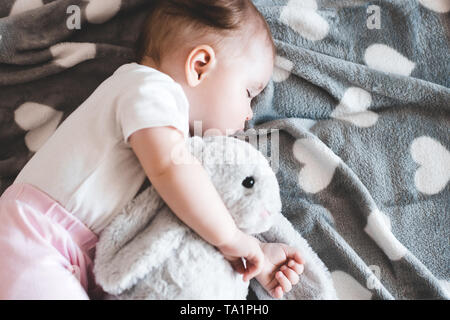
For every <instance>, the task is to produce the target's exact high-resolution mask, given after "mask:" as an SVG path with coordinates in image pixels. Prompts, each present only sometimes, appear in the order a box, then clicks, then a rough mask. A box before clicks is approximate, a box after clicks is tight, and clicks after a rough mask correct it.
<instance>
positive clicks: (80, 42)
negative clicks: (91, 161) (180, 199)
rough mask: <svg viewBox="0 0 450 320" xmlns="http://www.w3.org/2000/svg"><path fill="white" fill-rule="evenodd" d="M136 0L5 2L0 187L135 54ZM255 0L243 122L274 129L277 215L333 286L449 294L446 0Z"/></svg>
mask: <svg viewBox="0 0 450 320" xmlns="http://www.w3.org/2000/svg"><path fill="white" fill-rule="evenodd" d="M146 2H147V3H148V2H150V0H148V1H145V0H122V1H120V0H110V1H99V0H97V1H96V0H91V1H81V0H54V1H49V0H16V1H13V0H3V1H2V2H1V3H0V146H1V148H0V182H1V189H0V192H3V190H4V189H5V188H6V187H8V186H9V185H10V184H11V183H12V181H13V180H14V178H15V176H16V175H17V173H18V172H19V171H20V169H21V168H22V167H23V165H24V164H25V162H26V161H27V160H28V159H29V157H30V156H32V155H33V153H34V152H35V151H36V150H38V149H39V147H40V146H41V145H42V144H43V143H44V142H45V141H46V139H47V138H48V137H49V136H50V135H51V134H52V132H54V130H55V128H56V127H57V126H58V125H59V124H60V123H61V121H63V120H64V119H65V118H66V117H67V116H68V115H69V114H70V113H71V112H72V111H73V110H74V109H75V108H76V107H77V106H78V105H80V104H81V103H82V102H83V101H84V100H85V99H86V98H87V97H88V96H89V95H90V94H91V93H92V92H93V91H94V89H95V88H96V87H97V86H98V85H99V84H100V83H101V82H102V81H103V80H105V79H106V78H107V77H108V76H110V75H111V74H112V73H113V72H114V71H115V70H116V69H117V68H118V67H119V66H120V65H122V64H124V63H128V62H130V61H133V59H134V56H133V51H132V50H131V47H132V45H133V43H134V41H135V39H136V37H137V33H138V29H139V25H140V24H141V22H142V19H143V15H144V13H145V3H146ZM254 3H255V4H256V5H257V7H258V8H259V9H260V11H261V12H262V13H263V15H264V16H265V18H266V19H267V21H268V23H269V25H270V27H271V30H272V32H273V36H274V38H275V41H276V45H277V49H278V56H277V60H276V70H275V73H274V76H273V79H272V81H271V82H270V83H269V86H268V87H267V88H266V89H265V90H264V91H263V93H262V94H261V95H260V96H259V97H258V98H256V99H255V100H254V108H255V109H254V111H255V116H254V118H253V119H252V121H251V122H250V123H249V128H248V129H249V130H248V131H247V135H249V136H252V135H254V136H255V137H257V138H260V140H261V139H266V135H264V134H261V131H258V130H261V129H269V130H273V131H271V132H272V134H271V135H269V137H268V140H270V147H269V148H272V146H273V147H275V148H272V149H271V150H275V152H273V153H272V154H270V157H271V160H273V161H272V163H273V164H274V166H273V168H274V170H275V171H276V173H277V178H278V179H279V183H280V186H281V193H282V201H283V213H284V215H285V216H286V217H287V218H288V219H289V220H290V221H291V222H292V223H293V225H294V226H295V227H296V228H297V229H298V230H299V232H301V233H302V235H303V236H304V237H305V238H306V239H307V240H308V241H309V243H310V245H311V247H312V248H313V249H314V250H315V251H316V252H317V254H318V255H319V257H320V258H321V259H322V260H323V262H324V263H325V264H326V266H327V267H328V268H329V270H330V271H331V272H332V277H333V281H334V284H335V287H336V289H337V291H338V295H339V297H340V298H344V299H430V298H447V299H448V298H449V291H450V289H449V283H450V282H449V281H450V268H449V262H450V246H449V241H450V236H449V229H450V228H449V226H450V214H449V213H450V205H449V204H450V200H449V191H450V190H449V189H450V187H449V184H448V181H449V179H450V151H449V150H450V135H449V122H450V110H449V107H450V90H449V88H448V87H449V84H450V78H449V74H450V72H449V71H450V68H449V61H450V59H449V37H450V30H449V25H450V24H449V13H448V12H449V10H450V4H449V1H448V0H403V1H394V0H378V1H363V0H341V1H333V0H317V1H316V0H296V1H294V0H291V1H287V0H254ZM77 13H80V14H79V16H78V15H77ZM78 18H79V19H78ZM253 129H257V130H256V132H254V130H253ZM49 178H51V177H49Z"/></svg>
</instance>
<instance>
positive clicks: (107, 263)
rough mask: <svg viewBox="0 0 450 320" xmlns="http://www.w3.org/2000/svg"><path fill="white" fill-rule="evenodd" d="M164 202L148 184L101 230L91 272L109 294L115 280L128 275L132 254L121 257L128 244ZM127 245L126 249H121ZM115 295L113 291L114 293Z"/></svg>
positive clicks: (114, 285)
mask: <svg viewBox="0 0 450 320" xmlns="http://www.w3.org/2000/svg"><path fill="white" fill-rule="evenodd" d="M163 205H164V202H163V200H162V199H161V197H160V196H159V194H158V193H157V192H156V190H155V189H154V188H153V187H149V188H147V189H146V190H144V191H143V192H142V193H141V194H139V195H138V196H137V197H136V198H135V199H133V200H132V201H130V202H129V203H128V204H127V205H126V206H125V207H124V210H123V212H121V213H120V214H118V215H117V216H116V217H115V218H114V219H113V220H112V222H111V223H110V224H109V225H108V226H107V227H106V228H105V229H104V230H103V231H102V233H101V235H100V239H99V242H98V243H97V246H96V257H95V263H94V273H95V277H96V281H97V283H98V284H100V285H101V286H102V287H103V289H104V290H105V291H107V292H109V293H113V292H115V291H117V290H119V287H121V285H119V283H118V282H121V283H122V282H123V278H124V277H125V278H126V276H125V275H126V274H130V269H129V265H130V263H131V261H130V260H126V259H130V258H131V257H124V253H126V252H128V251H129V249H130V248H127V246H128V245H127V244H129V243H130V242H131V243H133V238H135V237H136V236H137V234H138V233H140V231H141V230H142V229H144V228H145V227H146V225H147V224H148V223H149V221H150V220H151V219H152V218H153V217H154V216H155V214H156V213H157V212H158V211H159V210H160V208H161V207H162V206H163ZM125 248H127V249H126V250H123V249H125ZM113 294H114V293H113Z"/></svg>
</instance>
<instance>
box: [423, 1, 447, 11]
mask: <svg viewBox="0 0 450 320" xmlns="http://www.w3.org/2000/svg"><path fill="white" fill-rule="evenodd" d="M419 2H420V4H421V5H423V6H424V7H425V8H428V9H430V10H432V11H434V12H438V13H446V12H449V11H450V1H449V0H419Z"/></svg>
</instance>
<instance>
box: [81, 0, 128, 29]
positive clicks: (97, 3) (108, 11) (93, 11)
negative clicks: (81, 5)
mask: <svg viewBox="0 0 450 320" xmlns="http://www.w3.org/2000/svg"><path fill="white" fill-rule="evenodd" d="M121 5H122V0H90V1H89V4H88V5H87V6H86V19H87V21H89V22H90V23H95V24H99V23H104V22H106V21H108V20H109V19H111V18H112V17H114V16H115V15H116V14H117V12H119V10H120V7H121Z"/></svg>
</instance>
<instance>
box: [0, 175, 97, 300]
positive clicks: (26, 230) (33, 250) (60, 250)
mask: <svg viewBox="0 0 450 320" xmlns="http://www.w3.org/2000/svg"><path fill="white" fill-rule="evenodd" d="M97 240H98V237H97V235H95V234H94V233H93V232H92V231H91V230H89V229H88V228H87V227H86V226H85V225H84V224H83V223H82V222H81V221H79V220H78V219H77V218H75V217H74V216H73V215H72V214H71V213H69V212H68V211H66V209H64V207H63V206H62V205H60V204H59V203H58V202H56V201H55V200H53V199H52V198H51V197H50V196H49V195H47V194H46V193H44V192H43V191H41V190H39V189H38V188H36V187H34V186H32V185H30V184H26V183H14V184H12V185H11V186H10V187H9V188H8V189H6V190H5V192H4V193H3V194H2V196H1V197H0V299H20V300H22V299H71V300H72V299H73V300H75V299H76V300H79V299H89V298H91V299H100V298H101V297H102V295H103V291H102V290H101V289H100V288H99V287H98V286H96V284H95V280H94V276H93V272H92V268H93V259H94V255H95V244H96V243H97Z"/></svg>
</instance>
